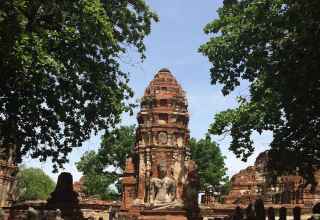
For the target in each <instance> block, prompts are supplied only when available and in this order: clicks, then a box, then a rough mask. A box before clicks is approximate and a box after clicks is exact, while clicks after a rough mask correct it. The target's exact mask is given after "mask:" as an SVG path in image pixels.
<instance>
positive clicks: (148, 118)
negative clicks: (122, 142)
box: [119, 69, 199, 220]
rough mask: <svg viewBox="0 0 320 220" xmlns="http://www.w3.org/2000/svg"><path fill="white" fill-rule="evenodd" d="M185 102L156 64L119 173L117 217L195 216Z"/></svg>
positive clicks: (195, 178)
mask: <svg viewBox="0 0 320 220" xmlns="http://www.w3.org/2000/svg"><path fill="white" fill-rule="evenodd" d="M187 107H188V104H187V100H186V95H185V92H184V91H183V89H182V88H181V86H180V85H179V84H178V82H177V80H176V79H175V78H174V76H173V75H172V74H171V73H170V71H169V70H168V69H161V70H160V71H159V72H158V73H157V74H156V75H155V77H154V79H153V80H152V81H151V82H150V85H149V86H148V87H147V89H146V90H145V93H144V96H143V97H142V100H141V110H140V112H139V113H138V116H137V119H138V123H139V127H138V128H137V132H136V145H135V147H134V152H133V154H132V155H131V156H130V157H129V158H128V159H127V162H126V169H125V172H124V176H123V179H122V183H123V195H122V206H121V211H120V213H119V218H120V219H141V220H142V219H143V220H149V219H150V220H151V219H153V220H157V219H163V220H169V219H175V220H180V219H181V220H185V219H193V220H196V219H197V218H198V212H199V209H198V206H197V194H198V193H197V192H198V191H197V189H198V176H197V171H196V164H195V163H194V162H193V161H192V160H190V157H189V154H190V152H189V149H188V147H187V146H188V141H189V130H188V122H189V114H188V109H187ZM186 210H188V211H186Z"/></svg>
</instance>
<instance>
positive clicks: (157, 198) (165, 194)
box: [150, 163, 177, 207]
mask: <svg viewBox="0 0 320 220" xmlns="http://www.w3.org/2000/svg"><path fill="white" fill-rule="evenodd" d="M167 170H168V169H167V166H166V164H165V163H160V164H159V165H158V173H159V177H153V178H151V180H150V204H151V206H156V207H160V206H166V207H169V206H170V205H172V204H175V202H176V187H177V186H176V181H175V180H174V179H173V178H172V177H171V176H169V175H168V172H167Z"/></svg>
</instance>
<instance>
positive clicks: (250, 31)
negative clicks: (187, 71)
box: [200, 0, 320, 183]
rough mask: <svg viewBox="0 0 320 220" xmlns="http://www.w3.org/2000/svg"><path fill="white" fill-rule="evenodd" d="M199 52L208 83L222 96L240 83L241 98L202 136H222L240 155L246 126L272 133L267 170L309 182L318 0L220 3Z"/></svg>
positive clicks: (319, 74)
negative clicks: (207, 66) (245, 90)
mask: <svg viewBox="0 0 320 220" xmlns="http://www.w3.org/2000/svg"><path fill="white" fill-rule="evenodd" d="M218 13H219V18H218V19H216V20H214V21H213V22H211V23H209V24H208V25H207V26H206V27H205V29H204V30H205V32H206V33H207V34H210V35H211V38H210V39H209V40H208V42H207V43H205V44H203V45H202V46H201V47H200V52H202V53H203V54H204V55H205V56H207V57H208V59H209V61H210V63H211V64H212V68H211V79H212V81H211V82H212V84H222V85H223V88H222V93H223V94H224V95H228V94H230V93H231V92H232V91H233V90H234V89H235V88H236V87H238V86H239V85H240V84H241V83H242V82H244V81H246V82H248V84H249V96H248V97H239V99H238V101H239V106H238V107H237V108H234V109H228V110H226V111H223V112H220V113H218V114H217V115H216V116H215V118H214V122H213V124H212V125H211V127H210V133H212V134H216V135H222V134H226V133H227V134H230V135H231V137H232V141H231V145H230V149H231V150H232V151H233V152H234V153H235V154H236V155H237V156H238V157H240V158H242V159H243V160H246V159H247V158H248V156H250V155H251V154H252V152H253V150H254V146H253V141H252V138H251V135H252V133H253V132H254V131H256V132H259V133H262V132H263V131H272V132H273V140H272V143H271V149H270V151H269V158H270V161H269V162H270V163H269V165H270V168H272V170H274V171H276V173H278V174H280V173H287V172H292V171H298V172H299V173H300V174H301V175H303V176H304V177H305V178H306V179H307V180H308V181H309V183H315V179H314V177H313V171H314V170H315V169H318V168H320V151H319V150H318V148H319V145H320V138H319V137H320V133H319V131H320V111H319V109H320V99H319V97H320V71H319V70H320V63H319V58H320V56H319V55H320V41H319V39H320V2H319V1H316V0H311V1H303V0H273V1H270V0H242V1H237V0H228V1H227V0H225V1H224V5H223V7H221V8H220V9H219V10H218Z"/></svg>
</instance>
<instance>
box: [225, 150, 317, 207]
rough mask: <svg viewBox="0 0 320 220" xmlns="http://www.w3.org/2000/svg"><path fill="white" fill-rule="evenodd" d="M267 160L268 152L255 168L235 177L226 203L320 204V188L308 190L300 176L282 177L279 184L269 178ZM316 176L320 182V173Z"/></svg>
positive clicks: (304, 205)
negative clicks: (260, 200) (262, 201)
mask: <svg viewBox="0 0 320 220" xmlns="http://www.w3.org/2000/svg"><path fill="white" fill-rule="evenodd" d="M267 157H268V152H267V151H265V152H263V153H261V154H260V155H259V156H258V157H257V159H256V161H255V164H254V166H249V167H247V168H246V169H244V170H241V171H240V172H239V173H237V174H236V175H234V176H233V177H232V179H231V184H232V188H231V191H230V192H229V194H228V195H227V196H226V197H225V201H224V202H225V204H249V203H250V202H253V201H254V200H255V199H257V198H262V199H263V200H264V202H265V204H273V205H284V204H291V205H297V204H299V205H302V206H303V207H312V206H313V205H315V204H316V203H318V202H320V185H319V184H318V185H317V187H316V188H315V190H313V191H312V190H311V188H310V187H311V186H310V185H308V186H307V187H306V186H305V185H306V182H305V180H304V179H303V178H302V177H301V176H299V175H288V176H280V177H278V178H277V180H276V181H271V180H270V179H268V178H270V177H268V174H267V160H268V158H267ZM314 175H315V178H316V181H317V182H318V183H320V170H318V171H316V172H315V174H314ZM271 182H273V183H271Z"/></svg>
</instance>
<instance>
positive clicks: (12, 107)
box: [0, 0, 157, 166]
mask: <svg viewBox="0 0 320 220" xmlns="http://www.w3.org/2000/svg"><path fill="white" fill-rule="evenodd" d="M152 21H157V16H156V14H155V13H154V12H152V11H151V9H150V8H149V7H148V6H147V5H146V3H145V1H144V0H136V1H129V0H108V1H105V0H88V1H80V0H76V1H68V0H62V1H61V0H59V1H57V0H44V1H39V0H14V1H1V2H0V69H1V84H0V115H1V117H0V133H1V138H2V140H1V141H2V143H3V146H9V145H8V144H14V145H15V146H16V147H17V148H16V149H17V150H16V159H17V161H20V160H21V157H22V156H23V155H25V154H27V153H28V154H29V155H31V156H32V157H33V158H39V159H40V160H42V161H43V160H46V159H47V158H48V157H51V158H52V161H53V163H54V164H55V166H56V165H57V164H58V165H61V164H63V163H64V162H66V161H67V157H66V155H67V154H68V153H69V152H71V150H72V148H73V147H78V146H81V144H82V142H83V141H84V140H86V139H88V138H89V137H90V135H91V134H92V132H97V131H99V130H102V129H108V128H110V127H113V126H114V125H115V124H117V123H118V122H119V120H120V115H121V113H122V112H124V111H128V110H130V109H131V106H130V105H129V104H128V103H127V102H126V100H127V99H128V98H130V97H131V96H132V90H131V89H130V88H129V87H128V84H127V83H128V73H125V72H123V71H122V70H121V68H120V59H121V56H122V55H123V54H124V53H125V52H126V50H127V49H128V48H136V49H137V51H138V52H139V53H140V54H141V58H144V51H145V46H144V43H143V40H144V37H145V36H146V35H148V34H149V33H150V31H151V23H152Z"/></svg>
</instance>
